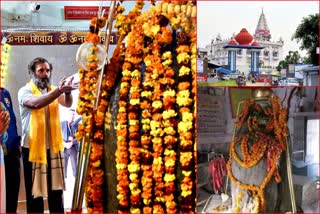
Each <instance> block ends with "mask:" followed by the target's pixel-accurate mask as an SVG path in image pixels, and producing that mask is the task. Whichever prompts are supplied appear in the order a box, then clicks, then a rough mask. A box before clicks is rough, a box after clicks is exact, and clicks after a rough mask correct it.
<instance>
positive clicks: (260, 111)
mask: <svg viewBox="0 0 320 214" xmlns="http://www.w3.org/2000/svg"><path fill="white" fill-rule="evenodd" d="M270 102H271V107H270V106H266V107H264V108H262V107H261V106H260V105H259V104H258V103H257V102H255V101H252V100H246V101H245V102H244V106H243V108H242V111H241V112H240V113H239V115H238V116H237V120H238V121H237V122H235V125H236V127H238V128H240V127H243V125H244V122H246V127H247V130H248V132H247V133H246V134H243V135H242V136H238V137H235V138H234V139H233V140H232V141H231V144H230V159H229V161H228V164H227V170H228V176H229V177H230V179H231V182H233V183H234V184H235V185H237V186H238V187H239V188H240V190H248V191H250V192H251V193H252V198H253V202H254V204H255V206H254V209H253V212H261V211H264V210H265V206H266V205H265V197H264V189H265V187H266V185H267V184H268V183H269V182H270V180H271V178H272V177H274V179H275V182H277V183H280V182H281V177H280V174H279V171H278V168H277V166H278V162H279V160H280V157H281V154H282V153H283V151H285V149H286V140H285V139H286V136H287V135H288V129H287V122H286V121H287V110H286V109H285V108H284V107H283V106H282V105H281V102H280V99H279V98H278V97H277V96H273V97H272V99H271V101H270ZM261 118H268V119H269V121H268V122H267V123H266V124H265V125H261V124H260V123H259V120H260V119H261ZM264 120H265V119H264ZM272 125H273V126H272ZM249 142H251V147H250V149H249V147H248V143H249ZM237 143H240V150H241V153H242V159H240V158H239V156H238V154H237V152H236V149H235V148H236V144H237ZM263 157H265V158H266V159H267V175H266V177H265V178H264V179H263V181H262V182H261V184H260V186H256V185H253V184H245V183H243V182H240V181H239V180H237V179H236V178H235V177H234V175H233V173H232V159H234V160H235V161H236V162H237V163H238V164H239V165H240V166H242V167H243V168H251V167H253V166H255V165H257V164H258V162H259V161H260V160H261V159H262V158H263ZM242 196H243V193H240V194H239V195H238V197H237V200H236V206H235V210H234V211H235V212H237V213H238V212H240V211H241V207H240V201H241V199H242Z"/></svg>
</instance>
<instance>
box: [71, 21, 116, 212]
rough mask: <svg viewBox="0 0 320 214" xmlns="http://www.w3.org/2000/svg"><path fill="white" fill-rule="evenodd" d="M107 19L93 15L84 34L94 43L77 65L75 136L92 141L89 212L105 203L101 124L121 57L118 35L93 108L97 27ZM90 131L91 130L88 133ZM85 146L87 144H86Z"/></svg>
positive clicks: (87, 185) (87, 194)
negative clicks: (83, 64) (78, 119)
mask: <svg viewBox="0 0 320 214" xmlns="http://www.w3.org/2000/svg"><path fill="white" fill-rule="evenodd" d="M105 22H106V19H105V18H104V17H101V18H92V20H91V23H90V32H89V33H88V34H87V37H86V41H89V42H91V43H92V44H93V46H92V47H90V49H89V50H90V51H91V55H89V56H88V57H87V61H88V63H87V65H86V70H83V69H79V76H80V88H79V91H80V94H79V102H78V107H77V112H78V114H80V115H81V116H82V121H83V122H82V124H79V131H78V133H76V137H77V138H78V139H79V140H81V139H82V138H85V144H87V143H91V152H90V157H89V167H88V173H87V178H86V189H85V193H86V202H87V210H88V213H93V212H103V208H104V207H103V206H104V200H105V196H104V191H103V189H104V183H105V180H104V171H105V169H104V164H103V162H104V156H103V152H104V125H105V118H106V112H107V108H108V105H109V99H110V96H111V92H112V89H113V87H114V84H115V81H116V78H117V75H118V72H119V69H120V60H121V56H120V53H121V50H120V47H121V43H122V38H120V39H119V42H118V44H117V47H116V48H115V50H114V53H113V56H112V58H111V60H110V61H111V63H112V66H108V67H107V68H106V70H105V73H106V75H104V77H103V79H102V84H101V93H100V97H99V99H98V101H97V102H98V103H97V109H96V111H94V103H95V100H96V94H95V91H96V87H97V80H98V75H99V72H97V71H96V69H97V68H98V65H97V62H98V57H97V56H96V51H97V50H98V49H97V47H96V45H97V43H98V42H99V36H98V33H99V29H100V28H102V27H104V25H105ZM91 133H92V134H91ZM85 148H86V147H85Z"/></svg>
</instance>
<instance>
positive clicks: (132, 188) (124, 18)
mask: <svg viewBox="0 0 320 214" xmlns="http://www.w3.org/2000/svg"><path fill="white" fill-rule="evenodd" d="M143 5H144V2H143V1H141V0H138V1H137V2H136V4H135V6H134V7H133V9H132V11H130V12H129V14H128V15H124V14H123V12H124V11H125V8H124V7H123V6H121V5H118V6H117V9H116V12H117V14H116V23H115V28H117V29H118V32H117V34H118V35H120V36H122V37H125V36H127V35H128V33H129V32H130V31H131V25H132V24H133V23H135V21H136V17H138V16H139V15H140V13H141V10H142V8H143ZM134 36H135V35H133V34H131V36H129V38H127V41H128V45H130V47H128V48H127V49H126V53H127V54H126V55H125V62H124V64H123V66H122V79H121V84H120V91H119V95H120V96H119V101H118V105H119V110H118V115H117V150H116V153H115V157H116V163H117V164H116V168H117V181H118V182H117V192H118V195H117V199H118V212H119V213H128V210H129V207H130V204H129V201H130V200H129V198H130V199H131V200H133V202H134V203H133V204H135V206H133V207H131V209H130V212H134V213H136V212H139V211H140V210H139V208H138V206H136V205H137V203H138V202H139V200H140V191H141V190H139V185H138V183H139V179H138V177H137V175H138V172H139V170H140V169H139V166H137V163H138V161H139V154H140V152H139V151H138V146H139V141H138V140H137V139H138V138H139V134H138V132H137V128H136V127H137V126H138V127H139V124H138V123H136V121H137V117H138V115H137V113H136V111H133V112H129V105H131V106H134V108H131V110H133V109H135V108H136V107H137V106H138V105H139V104H140V103H139V102H136V103H132V102H131V103H130V104H128V97H129V94H130V90H131V89H130V84H132V82H133V83H134V84H135V89H136V90H139V89H138V88H137V85H139V84H140V83H139V81H141V74H140V71H139V70H137V71H136V70H135V67H134V66H135V65H138V64H139V63H140V61H141V58H137V59H136V58H135V57H134V56H137V54H136V53H135V48H134V46H133V45H134V44H135V42H134V41H135V38H134ZM139 76H140V77H139ZM135 77H137V79H135ZM135 80H136V81H135ZM138 87H139V86H138ZM134 94H136V95H137V94H138V93H133V95H134ZM131 96H132V95H131ZM136 98H137V99H139V97H136ZM137 99H136V100H137ZM129 126H131V129H129ZM138 130H139V129H138ZM130 131H131V132H130ZM129 132H130V134H129ZM129 142H130V143H129ZM129 147H130V148H129ZM129 151H130V160H131V162H130V165H129ZM135 152H138V153H136V154H135ZM129 172H130V173H129ZM129 174H130V177H129ZM129 179H130V180H131V183H130V181H129ZM129 192H131V193H133V195H131V196H129ZM136 208H137V209H136Z"/></svg>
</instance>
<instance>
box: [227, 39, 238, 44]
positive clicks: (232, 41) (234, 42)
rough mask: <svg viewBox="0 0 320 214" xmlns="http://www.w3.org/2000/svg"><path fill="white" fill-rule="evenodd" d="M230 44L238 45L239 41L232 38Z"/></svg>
mask: <svg viewBox="0 0 320 214" xmlns="http://www.w3.org/2000/svg"><path fill="white" fill-rule="evenodd" d="M228 45H237V42H236V41H235V40H234V39H231V40H230V42H229V43H228Z"/></svg>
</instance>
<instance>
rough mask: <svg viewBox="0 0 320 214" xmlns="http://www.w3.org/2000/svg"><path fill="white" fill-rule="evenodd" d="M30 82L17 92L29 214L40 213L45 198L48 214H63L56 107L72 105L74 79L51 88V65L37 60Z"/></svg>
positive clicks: (62, 178) (61, 163)
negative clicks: (49, 213) (46, 199)
mask: <svg viewBox="0 0 320 214" xmlns="http://www.w3.org/2000/svg"><path fill="white" fill-rule="evenodd" d="M28 71H29V74H30V76H31V80H30V81H29V82H28V83H27V84H26V85H25V86H23V87H22V88H21V89H20V90H19V92H18V101H19V109H20V117H21V122H22V159H23V168H24V179H25V189H26V198H27V212H28V213H43V212H44V203H43V198H44V197H47V198H48V205H49V211H50V212H51V213H64V206H63V190H64V189H65V183H64V170H63V167H64V166H63V155H62V153H61V152H62V151H63V149H64V145H63V140H62V132H61V128H60V117H59V104H61V105H63V106H65V107H70V106H71V105H72V101H73V99H72V94H71V91H72V90H74V89H76V88H77V84H75V83H73V78H70V79H69V80H66V78H63V79H62V80H61V81H60V82H59V85H58V86H57V87H55V86H53V85H51V75H52V65H51V64H50V63H49V62H48V60H46V59H44V58H41V57H38V58H35V59H34V60H32V61H31V62H30V64H29V65H28Z"/></svg>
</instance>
